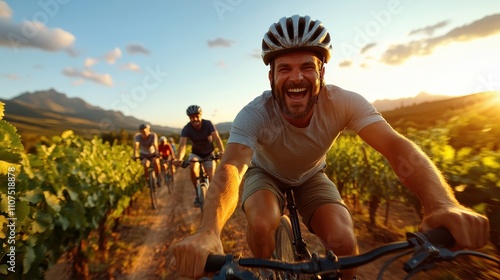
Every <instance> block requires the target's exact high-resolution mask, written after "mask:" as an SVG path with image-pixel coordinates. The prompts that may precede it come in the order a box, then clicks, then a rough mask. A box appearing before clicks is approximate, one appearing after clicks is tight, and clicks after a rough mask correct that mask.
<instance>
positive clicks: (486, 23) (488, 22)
mask: <svg viewBox="0 0 500 280" xmlns="http://www.w3.org/2000/svg"><path fill="white" fill-rule="evenodd" d="M498 22H500V14H494V15H490V16H486V17H484V18H482V19H480V20H477V21H474V22H472V23H471V24H468V25H464V26H461V27H457V28H455V29H453V30H451V31H449V32H448V33H446V34H444V35H442V36H438V37H434V38H428V39H423V40H416V41H412V42H409V43H406V44H399V45H392V46H390V47H389V48H388V49H387V51H386V52H385V53H384V54H383V55H382V58H381V61H382V62H384V63H386V64H389V65H398V64H401V63H403V62H405V61H406V60H407V59H409V58H410V57H411V56H416V55H418V56H424V55H429V54H431V53H432V52H433V51H434V49H435V48H437V47H439V46H443V45H447V44H450V43H453V42H465V41H471V40H474V39H478V38H483V37H488V36H493V35H496V34H498V33H500V25H499V24H498ZM424 29H425V28H424ZM422 30H423V29H422Z"/></svg>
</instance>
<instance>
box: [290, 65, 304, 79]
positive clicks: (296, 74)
mask: <svg viewBox="0 0 500 280" xmlns="http://www.w3.org/2000/svg"><path fill="white" fill-rule="evenodd" d="M303 78H304V75H303V74H302V70H300V68H298V67H296V68H293V69H292V71H291V72H290V81H291V82H294V83H299V82H301V81H302V79H303Z"/></svg>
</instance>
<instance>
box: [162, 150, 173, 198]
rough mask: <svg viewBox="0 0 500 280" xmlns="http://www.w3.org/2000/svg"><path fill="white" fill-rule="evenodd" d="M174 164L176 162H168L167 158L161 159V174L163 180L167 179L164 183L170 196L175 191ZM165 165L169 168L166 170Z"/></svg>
mask: <svg viewBox="0 0 500 280" xmlns="http://www.w3.org/2000/svg"><path fill="white" fill-rule="evenodd" d="M173 162H174V160H167V159H165V158H161V173H162V176H163V178H165V179H164V182H165V186H166V187H167V190H168V193H169V194H170V193H172V191H173V189H174V170H173ZM165 165H166V166H167V167H166V168H165Z"/></svg>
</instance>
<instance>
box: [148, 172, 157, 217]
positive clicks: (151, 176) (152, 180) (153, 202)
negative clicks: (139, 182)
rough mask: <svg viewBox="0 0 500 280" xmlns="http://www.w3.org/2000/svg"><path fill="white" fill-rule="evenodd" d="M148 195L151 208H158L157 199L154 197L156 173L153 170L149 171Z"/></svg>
mask: <svg viewBox="0 0 500 280" xmlns="http://www.w3.org/2000/svg"><path fill="white" fill-rule="evenodd" d="M149 195H150V197H151V206H152V207H153V209H156V208H158V201H157V198H156V174H155V173H154V172H150V173H149Z"/></svg>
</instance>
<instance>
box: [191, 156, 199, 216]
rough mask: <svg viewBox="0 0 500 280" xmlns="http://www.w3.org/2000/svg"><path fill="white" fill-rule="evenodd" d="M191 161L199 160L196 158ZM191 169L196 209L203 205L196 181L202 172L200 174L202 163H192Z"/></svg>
mask: <svg viewBox="0 0 500 280" xmlns="http://www.w3.org/2000/svg"><path fill="white" fill-rule="evenodd" d="M191 160H194V161H198V158H196V157H194V158H192V159H191ZM189 167H190V170H191V182H192V183H193V188H194V193H195V197H194V202H193V204H194V207H200V205H201V203H200V199H199V198H198V193H197V192H196V183H197V182H196V180H197V178H198V176H199V174H200V172H199V170H200V163H199V162H191V163H190V164H189Z"/></svg>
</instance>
